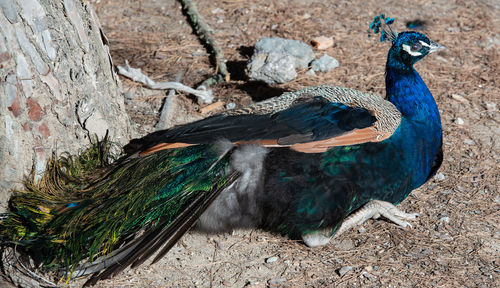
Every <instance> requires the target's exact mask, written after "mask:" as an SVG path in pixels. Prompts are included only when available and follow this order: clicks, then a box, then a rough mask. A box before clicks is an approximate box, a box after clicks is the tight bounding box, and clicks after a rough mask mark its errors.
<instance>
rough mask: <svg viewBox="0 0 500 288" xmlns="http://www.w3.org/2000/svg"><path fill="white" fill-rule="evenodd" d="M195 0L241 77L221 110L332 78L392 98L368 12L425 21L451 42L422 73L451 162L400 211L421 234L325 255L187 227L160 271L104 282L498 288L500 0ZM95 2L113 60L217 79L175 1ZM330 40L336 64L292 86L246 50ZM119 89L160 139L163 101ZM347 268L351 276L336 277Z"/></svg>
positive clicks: (381, 232) (362, 234) (188, 102)
mask: <svg viewBox="0 0 500 288" xmlns="http://www.w3.org/2000/svg"><path fill="white" fill-rule="evenodd" d="M196 2H197V4H198V7H199V11H200V13H201V14H202V15H204V17H205V18H206V20H207V21H208V22H209V23H210V25H211V26H212V27H213V28H214V30H215V34H214V36H215V38H216V39H217V41H219V43H220V45H221V47H222V48H223V51H224V53H225V55H226V58H227V59H228V66H229V69H230V72H231V74H232V81H230V82H229V83H225V84H219V85H217V86H216V87H214V95H215V98H216V101H217V100H218V101H222V102H223V103H224V104H227V103H229V102H234V103H236V104H237V105H245V104H248V103H251V102H252V101H256V100H261V99H265V98H268V97H272V96H276V95H278V94H280V93H281V92H282V91H288V90H294V89H300V88H303V87H306V86H312V85H318V84H324V83H329V84H332V85H340V86H346V87H350V88H356V89H359V90H363V91H370V92H374V93H378V94H381V95H383V94H384V64H385V56H386V53H387V50H388V48H389V46H388V44H387V43H380V42H378V41H377V40H376V38H368V37H367V33H366V30H367V27H368V24H369V23H370V21H371V19H372V17H373V16H374V15H376V14H378V13H381V12H383V13H385V14H386V15H389V16H391V17H395V18H396V24H395V25H394V26H395V27H396V29H397V30H398V31H402V30H405V29H406V28H405V23H406V21H410V20H414V19H417V18H418V19H424V20H426V21H427V25H426V29H425V30H424V33H426V34H427V35H428V36H429V38H431V39H432V40H435V41H438V42H440V43H441V44H444V45H445V46H447V47H448V48H449V50H448V51H445V52H442V53H439V54H438V55H433V56H430V57H427V58H426V59H425V60H424V61H421V62H420V63H419V64H418V65H417V66H416V69H417V70H418V71H419V73H420V74H421V76H422V78H423V79H424V81H426V83H427V85H428V87H429V88H430V90H431V91H432V93H433V95H434V96H435V98H436V100H437V102H438V105H439V107H440V109H441V112H442V121H443V125H444V134H445V143H444V149H445V157H444V163H443V166H442V168H441V169H440V171H439V172H440V174H439V176H438V177H436V178H435V179H433V180H432V181H430V182H429V183H427V184H426V185H424V186H423V187H421V188H420V189H417V190H416V191H414V192H413V193H412V194H411V195H410V196H409V197H408V198H407V199H406V200H405V201H404V202H403V203H402V204H401V208H402V209H404V210H406V211H409V212H418V213H420V215H421V216H420V217H419V218H418V220H417V221H416V222H415V225H414V228H412V229H406V230H403V229H401V228H398V227H397V226H395V225H394V224H392V223H388V222H385V221H372V220H370V221H368V222H367V223H365V225H364V226H363V227H362V228H359V229H355V230H352V231H350V232H348V233H346V234H345V235H343V236H341V237H340V238H339V239H336V240H334V241H333V242H332V243H331V244H330V245H328V246H326V247H323V248H317V249H310V248H307V247H306V246H304V245H303V244H302V243H300V242H296V241H291V240H289V239H287V238H285V237H282V236H279V235H272V234H269V233H267V232H264V231H260V230H255V231H236V232H234V233H232V234H222V235H205V234H199V233H196V232H191V233H188V235H186V236H185V237H184V238H183V239H182V240H181V241H180V243H179V244H178V245H176V246H175V247H174V248H173V250H172V251H171V252H170V253H169V254H168V255H167V256H166V257H165V258H164V259H163V260H161V261H160V262H159V263H157V264H155V265H144V266H142V267H140V268H137V269H133V270H126V271H125V272H124V273H122V274H121V275H119V276H118V277H115V278H114V279H110V280H106V281H103V282H100V283H99V285H98V286H99V287H148V286H150V287H266V286H272V287H276V286H278V287H332V286H338V287H495V286H496V287H500V280H499V276H500V275H499V273H500V267H499V264H500V263H499V261H500V260H499V259H500V231H499V227H500V212H499V210H500V195H499V193H498V187H499V186H500V174H499V172H498V171H499V167H500V128H499V127H500V125H499V123H500V114H499V112H498V108H499V107H498V102H499V100H500V78H499V76H498V75H499V73H500V69H499V68H500V58H499V51H500V2H498V1H496V0H482V1H476V2H475V3H473V2H472V1H460V0H457V1H448V0H435V1H424V0H414V1H383V0H382V1H380V0H377V1H376V0H368V1H326V0H324V1H298V0H295V1H264V0H257V1H242V0H225V1H224V0H222V1H221V0H211V1H207V0H198V1H196ZM249 2H251V3H249ZM403 2H407V3H403ZM95 6H96V10H97V12H98V14H99V17H100V18H101V22H102V24H103V26H104V31H105V33H106V34H107V36H108V38H109V40H110V45H111V52H112V56H113V59H114V62H115V64H120V65H122V64H123V63H124V60H125V59H128V60H129V62H130V64H131V66H133V67H139V68H141V69H143V71H144V72H146V73H147V74H149V75H150V76H151V77H152V78H154V79H156V80H173V79H174V78H175V76H176V75H177V74H178V73H179V71H181V72H183V73H184V77H183V79H182V82H184V83H185V84H187V85H190V86H196V84H198V83H200V82H201V81H203V80H204V79H206V78H207V77H208V76H210V75H211V74H212V73H214V66H212V65H211V64H210V61H209V58H208V54H207V52H206V50H205V49H204V47H203V46H202V45H201V44H200V43H199V41H198V39H197V38H196V36H194V35H193V33H192V30H191V28H190V26H189V24H188V23H187V21H186V18H185V17H184V15H183V14H182V12H181V9H180V4H179V3H178V2H176V1H173V0H162V1H159V0H158V1H154V0H150V1H132V0H102V1H99V2H98V3H95ZM321 35H325V36H332V37H334V39H335V45H334V46H333V47H331V48H329V49H328V50H326V53H328V54H329V55H331V56H333V57H335V58H336V59H338V61H339V62H340V67H339V68H337V69H335V70H333V71H331V72H329V73H326V74H321V73H320V74H317V75H316V76H309V75H306V74H305V71H301V72H300V73H299V77H298V78H297V79H296V80H294V81H292V82H291V83H287V84H283V85H276V86H273V87H264V86H262V85H259V84H256V83H251V82H249V81H247V80H246V79H245V78H244V75H243V72H242V71H243V67H244V65H245V63H246V61H247V60H248V58H249V49H248V47H251V46H252V45H253V44H254V43H255V42H256V41H257V40H258V39H260V38H261V37H264V36H278V37H284V38H291V39H297V40H302V41H304V42H306V43H309V41H310V40H311V38H313V37H315V36H321ZM322 54H323V52H317V56H321V55H322ZM123 88H124V92H125V93H127V97H129V98H130V99H129V100H127V105H128V111H129V113H130V115H131V117H132V119H133V120H134V121H135V122H136V123H138V124H137V125H138V126H139V127H140V131H141V133H147V132H150V131H153V126H154V125H155V123H156V121H157V119H158V112H159V110H160V106H161V103H162V99H163V97H164V96H165V93H164V92H163V91H149V90H147V89H144V88H142V87H140V85H138V84H135V83H132V82H131V81H129V80H127V79H125V78H123ZM178 99H179V101H180V107H181V109H182V112H183V115H184V118H180V119H178V121H179V122H183V121H188V120H189V119H194V118H199V117H206V116H208V114H200V113H199V112H198V110H199V109H200V106H199V105H198V104H197V103H196V101H195V99H194V98H191V96H188V95H180V96H178ZM270 257H277V258H273V259H272V260H276V261H274V262H272V261H269V260H266V259H268V258H270ZM268 262H271V263H268ZM346 266H350V267H352V270H350V271H349V272H348V273H346V274H345V275H343V276H340V275H339V274H338V273H337V271H338V270H339V269H340V268H342V267H346ZM344 269H346V268H344Z"/></svg>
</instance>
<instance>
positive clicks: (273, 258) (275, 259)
mask: <svg viewBox="0 0 500 288" xmlns="http://www.w3.org/2000/svg"><path fill="white" fill-rule="evenodd" d="M278 259H279V258H278V257H276V256H273V257H269V258H266V263H273V262H276V261H278Z"/></svg>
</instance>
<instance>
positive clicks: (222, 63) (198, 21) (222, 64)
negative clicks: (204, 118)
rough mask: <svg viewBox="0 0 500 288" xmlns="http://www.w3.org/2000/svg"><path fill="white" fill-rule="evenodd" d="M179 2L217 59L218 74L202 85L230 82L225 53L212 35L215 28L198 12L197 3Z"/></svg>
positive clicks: (189, 1)
mask: <svg viewBox="0 0 500 288" xmlns="http://www.w3.org/2000/svg"><path fill="white" fill-rule="evenodd" d="M179 2H181V5H182V9H183V10H184V11H185V13H186V14H187V16H188V17H189V22H190V23H191V25H192V26H193V29H194V31H195V32H196V34H197V35H198V37H199V38H200V40H201V41H202V42H203V44H204V45H206V47H207V49H208V50H209V51H208V52H209V53H210V54H211V55H212V57H213V58H214V61H215V65H216V67H215V70H216V73H217V74H218V75H216V76H214V77H211V78H209V79H207V80H205V81H204V82H203V84H202V85H206V86H209V85H211V84H215V83H217V82H219V81H221V80H224V81H226V82H228V81H229V80H230V74H229V72H228V71H227V67H226V60H225V59H224V53H223V52H222V50H221V48H220V47H219V46H218V45H217V42H216V41H215V39H214V37H212V34H214V30H213V29H212V28H211V27H210V26H209V25H208V24H207V22H205V19H203V16H201V15H200V13H198V9H197V8H196V4H195V3H193V2H192V1H191V0H179ZM220 76H222V77H220ZM221 78H222V79H221Z"/></svg>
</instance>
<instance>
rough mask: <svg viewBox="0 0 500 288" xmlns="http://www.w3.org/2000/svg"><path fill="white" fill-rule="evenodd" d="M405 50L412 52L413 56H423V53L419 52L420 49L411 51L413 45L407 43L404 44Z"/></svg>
mask: <svg viewBox="0 0 500 288" xmlns="http://www.w3.org/2000/svg"><path fill="white" fill-rule="evenodd" d="M403 50H405V51H406V53H408V54H410V55H411V56H415V57H416V56H422V53H420V52H418V51H411V47H410V46H408V45H406V44H403Z"/></svg>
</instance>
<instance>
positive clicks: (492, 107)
mask: <svg viewBox="0 0 500 288" xmlns="http://www.w3.org/2000/svg"><path fill="white" fill-rule="evenodd" d="M486 109H488V111H491V112H495V111H497V103H492V102H486Z"/></svg>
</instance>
